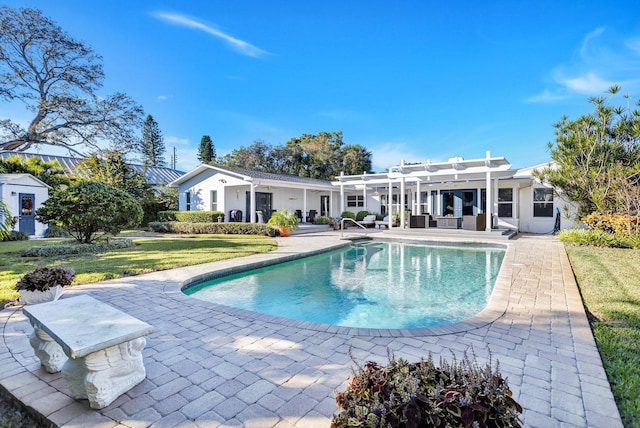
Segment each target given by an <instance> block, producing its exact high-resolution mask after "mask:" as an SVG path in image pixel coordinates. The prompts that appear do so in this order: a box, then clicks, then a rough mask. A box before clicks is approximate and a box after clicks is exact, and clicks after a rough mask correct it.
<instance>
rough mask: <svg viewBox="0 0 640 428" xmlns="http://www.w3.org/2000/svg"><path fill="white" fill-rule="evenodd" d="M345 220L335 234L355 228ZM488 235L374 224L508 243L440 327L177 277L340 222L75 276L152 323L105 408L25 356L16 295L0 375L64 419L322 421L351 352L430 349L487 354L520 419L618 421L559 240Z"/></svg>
mask: <svg viewBox="0 0 640 428" xmlns="http://www.w3.org/2000/svg"><path fill="white" fill-rule="evenodd" d="M354 234H355V232H350V233H345V235H354ZM491 235H492V234H491V233H486V234H469V235H460V236H457V235H456V236H455V237H451V236H449V237H446V236H445V237H443V236H438V235H434V234H428V233H420V232H418V231H415V230H413V229H412V230H410V231H398V230H395V231H394V230H391V231H377V230H376V231H374V232H370V233H369V236H371V237H379V238H398V239H412V240H413V239H417V240H438V241H443V240H447V241H449V240H453V241H474V242H492V243H497V244H501V245H505V246H507V247H508V249H507V254H506V255H505V259H504V262H503V267H502V270H501V272H500V275H499V279H498V282H497V283H496V292H495V293H494V295H493V296H492V299H491V302H490V304H489V306H488V307H487V309H485V311H483V312H482V313H481V314H479V315H478V316H477V317H474V318H473V319H472V320H470V321H469V322H467V323H460V324H457V325H454V326H452V327H450V328H434V329H417V330H375V329H356V328H340V327H333V326H327V325H318V324H312V323H306V322H299V321H291V320H287V319H283V318H277V317H271V316H267V315H259V314H253V313H249V312H247V311H242V310H238V309H232V308H228V307H224V306H220V305H216V304H211V303H207V302H203V301H200V300H197V299H194V298H191V297H188V296H185V295H184V294H182V293H181V292H180V287H181V284H183V283H184V282H185V281H188V280H189V279H190V278H194V277H200V276H202V275H205V274H206V273H207V272H212V271H216V270H225V269H226V270H233V269H236V268H237V267H238V266H241V265H244V264H247V263H256V264H263V263H265V261H271V260H274V259H276V258H279V257H296V256H297V255H298V254H300V253H305V252H313V251H319V250H322V249H324V248H329V247H333V246H339V245H343V244H344V241H342V240H340V232H333V231H331V232H326V231H325V232H320V233H308V234H297V235H292V236H291V237H289V238H278V242H279V248H278V250H276V251H274V252H271V253H268V254H261V255H254V256H249V257H245V258H242V259H234V260H229V261H224V262H217V263H210V264H206V265H199V266H192V267H187V268H181V269H174V270H171V271H164V272H155V273H151V274H146V275H141V276H136V277H129V278H123V279H118V280H112V281H105V282H101V283H97V284H87V285H82V286H77V287H72V288H70V289H68V290H67V291H66V292H65V295H64V296H63V298H65V297H68V296H72V295H80V294H88V295H91V296H92V297H94V298H96V299H98V300H101V301H103V302H105V303H108V304H110V305H112V306H114V307H116V308H118V309H120V310H122V311H124V312H126V313H128V314H129V315H132V316H135V317H136V318H139V319H141V320H143V321H145V322H147V323H149V324H151V325H152V326H153V327H154V328H155V332H154V333H153V334H152V335H150V336H147V347H146V348H145V349H144V351H143V355H144V362H145V366H146V369H147V376H146V379H145V380H144V381H143V382H142V383H140V384H139V385H137V386H135V387H134V388H133V389H131V390H130V391H129V392H127V393H126V394H124V395H123V396H121V397H120V398H118V399H116V401H115V402H113V403H112V404H111V405H109V406H108V407H106V408H104V409H102V410H92V409H90V408H89V404H88V402H87V401H86V400H74V399H72V398H70V396H69V391H68V388H67V386H66V384H65V382H64V380H63V379H62V378H61V375H60V374H59V373H58V374H49V373H47V372H46V371H44V370H43V369H42V367H41V366H40V364H39V362H38V360H37V359H36V357H35V355H34V353H33V350H32V349H31V346H30V345H29V341H28V335H29V334H30V333H31V331H32V328H31V326H30V324H29V323H28V321H27V319H26V317H25V316H24V315H23V313H22V309H21V308H20V307H10V308H6V309H4V310H2V311H0V326H1V328H2V339H3V342H4V343H3V346H0V386H1V388H2V390H3V392H8V393H9V394H11V395H12V396H13V397H15V398H16V399H18V400H19V401H21V402H22V403H23V404H25V405H26V406H27V407H28V408H30V409H31V410H32V411H33V412H35V413H36V414H39V415H41V417H43V418H45V419H46V420H48V421H49V422H50V423H52V424H54V425H56V426H63V427H88V426H90V427H104V428H107V427H135V428H137V427H148V426H151V427H218V426H221V427H240V426H244V427H260V428H262V427H279V428H280V427H282V428H284V427H328V426H329V425H330V420H331V415H332V414H333V413H334V412H335V411H336V405H335V400H334V395H333V391H334V389H340V390H342V389H344V388H345V386H346V383H347V380H348V378H349V375H350V369H351V367H352V366H353V365H352V362H351V360H350V357H349V355H348V354H349V350H351V353H352V354H353V356H354V357H355V359H356V361H358V362H360V363H362V362H364V361H366V360H375V361H378V362H380V363H385V362H386V361H387V351H388V350H391V351H392V352H393V353H394V354H395V355H396V357H402V358H405V359H407V360H409V361H416V360H419V359H420V358H421V357H426V356H427V355H428V354H429V353H432V354H433V355H434V357H435V358H436V361H437V359H438V357H439V356H442V357H444V358H446V359H451V357H452V355H454V354H455V355H456V356H457V357H458V358H460V357H462V356H463V353H464V352H465V351H466V352H469V353H471V352H472V353H473V354H474V355H475V358H476V360H477V361H478V362H479V363H480V364H483V363H484V362H486V361H488V358H489V354H490V353H491V356H492V359H493V361H494V362H495V361H496V360H498V361H499V362H500V371H501V372H502V374H503V375H504V376H507V377H508V381H509V385H510V386H511V389H512V390H513V392H514V398H515V399H516V400H517V401H518V402H519V403H520V404H521V405H522V407H523V408H524V413H523V415H522V417H521V419H522V421H523V426H525V427H545V428H548V427H563V428H566V427H603V428H604V427H606V428H612V427H613V428H616V427H622V423H621V420H620V416H619V413H618V410H617V408H616V405H615V402H614V400H613V396H612V394H611V389H610V387H609V384H608V382H607V378H606V375H605V372H604V369H603V368H602V362H601V360H600V356H599V354H598V350H597V348H596V345H595V342H594V339H593V335H592V333H591V330H590V327H589V324H588V322H587V318H586V315H585V311H584V308H583V306H582V302H581V298H580V294H579V292H578V288H577V285H576V282H575V280H574V277H573V273H572V270H571V266H570V264H569V260H568V258H567V255H566V252H565V250H564V247H563V245H562V244H561V243H560V242H559V241H558V240H557V239H556V238H555V237H553V236H536V235H520V236H519V237H518V238H517V239H514V240H510V241H504V240H499V239H496V237H495V236H491Z"/></svg>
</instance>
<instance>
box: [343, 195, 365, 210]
mask: <svg viewBox="0 0 640 428" xmlns="http://www.w3.org/2000/svg"><path fill="white" fill-rule="evenodd" d="M347 206H348V207H364V196H363V195H348V196H347Z"/></svg>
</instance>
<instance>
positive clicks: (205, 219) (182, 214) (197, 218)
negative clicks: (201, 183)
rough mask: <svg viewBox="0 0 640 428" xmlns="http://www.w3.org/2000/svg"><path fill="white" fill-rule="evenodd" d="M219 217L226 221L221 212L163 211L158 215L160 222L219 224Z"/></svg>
mask: <svg viewBox="0 0 640 428" xmlns="http://www.w3.org/2000/svg"><path fill="white" fill-rule="evenodd" d="M218 217H222V221H224V213H223V212H221V211H161V212H159V213H158V221H160V222H165V221H178V222H182V223H217V222H218Z"/></svg>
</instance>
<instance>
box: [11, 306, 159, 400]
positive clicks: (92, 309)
mask: <svg viewBox="0 0 640 428" xmlns="http://www.w3.org/2000/svg"><path fill="white" fill-rule="evenodd" d="M22 311H23V313H24V314H25V316H26V317H27V318H28V319H29V321H30V322H31V325H32V326H33V328H34V331H33V333H32V334H31V336H30V339H29V342H30V343H31V346H32V347H33V349H34V350H35V353H36V355H37V356H38V358H39V359H40V362H41V363H42V365H43V366H44V368H45V369H46V370H47V371H48V372H49V373H56V372H59V371H62V376H63V378H64V379H65V380H66V381H67V384H68V385H69V389H70V390H71V394H72V395H73V397H74V398H78V399H88V400H89V404H90V406H91V408H93V409H101V408H103V407H106V406H108V405H109V404H111V403H112V402H113V401H114V400H115V399H116V398H118V397H119V396H120V395H122V394H123V393H125V392H126V391H128V390H129V389H131V388H132V387H134V386H135V385H137V384H138V383H140V382H142V380H143V379H144V378H145V376H146V372H145V368H144V365H143V362H142V349H144V347H145V345H146V344H147V341H146V339H145V338H144V336H146V335H148V334H151V333H152V332H153V327H152V326H150V325H149V324H147V323H145V322H143V321H140V320H139V319H137V318H134V317H132V316H130V315H127V314H125V313H124V312H122V311H119V310H118V309H115V308H113V307H111V306H109V305H107V304H104V303H102V302H100V301H98V300H96V299H94V298H92V297H89V296H77V297H71V298H67V299H61V300H57V301H55V302H49V303H41V304H39V305H33V306H25V307H24V308H23V309H22Z"/></svg>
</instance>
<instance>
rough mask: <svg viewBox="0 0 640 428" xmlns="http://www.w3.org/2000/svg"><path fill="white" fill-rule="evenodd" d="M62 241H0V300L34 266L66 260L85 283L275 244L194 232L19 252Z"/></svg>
mask: <svg viewBox="0 0 640 428" xmlns="http://www.w3.org/2000/svg"><path fill="white" fill-rule="evenodd" d="M190 238H191V239H190ZM64 241H65V240H63V239H59V240H47V241H15V242H3V243H2V245H1V246H0V304H4V303H6V302H7V301H8V300H10V299H13V298H15V297H17V296H18V294H17V292H16V291H14V286H15V284H16V282H17V281H18V279H19V278H20V276H22V275H23V274H24V273H25V272H27V271H29V270H31V269H34V268H36V267H38V266H64V267H69V266H71V267H73V268H74V269H75V270H76V277H75V280H74V284H85V283H89V282H97V281H102V280H105V279H112V278H120V277H124V276H131V275H139V274H142V273H148V272H154V271H158V270H166V269H172V268H177V267H182V266H190V265H196V264H200V263H208V262H214V261H218V260H225V259H230V258H234V257H242V256H247V255H250V254H256V253H264V252H268V251H272V250H274V249H276V248H277V244H276V241H275V239H273V238H269V237H265V236H245V235H198V236H191V237H189V236H180V237H163V238H153V239H152V238H134V239H133V241H134V243H135V244H136V246H135V247H134V248H129V249H124V250H117V251H110V252H108V253H104V254H97V255H82V256H66V257H61V258H53V259H52V258H42V257H41V258H33V257H21V255H20V253H21V252H22V251H23V250H24V249H25V248H27V247H29V246H34V245H50V244H60V243H61V242H64Z"/></svg>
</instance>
